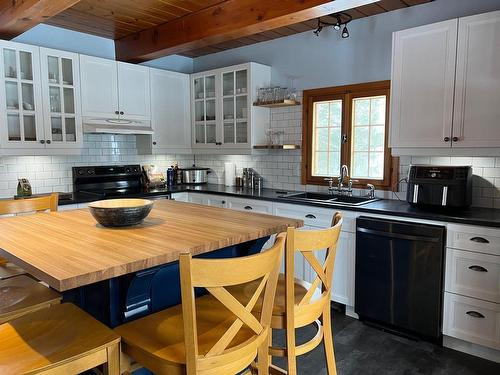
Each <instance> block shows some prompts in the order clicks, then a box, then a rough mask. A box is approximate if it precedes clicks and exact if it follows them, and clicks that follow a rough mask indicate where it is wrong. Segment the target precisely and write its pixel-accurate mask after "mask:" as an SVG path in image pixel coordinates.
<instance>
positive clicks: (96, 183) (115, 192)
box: [73, 164, 170, 200]
mask: <svg viewBox="0 0 500 375" xmlns="http://www.w3.org/2000/svg"><path fill="white" fill-rule="evenodd" d="M143 185H144V184H143V175H142V171H141V166H140V165H139V164H132V165H109V166H88V167H73V193H74V195H75V196H77V197H78V198H79V199H84V200H99V199H110V198H128V197H151V196H152V195H153V194H150V193H151V192H150V191H149V190H147V189H145V188H144V187H143ZM154 195H155V197H156V198H167V199H168V198H169V196H170V194H169V193H167V192H165V194H164V195H163V194H162V195H158V191H156V192H155V194H154Z"/></svg>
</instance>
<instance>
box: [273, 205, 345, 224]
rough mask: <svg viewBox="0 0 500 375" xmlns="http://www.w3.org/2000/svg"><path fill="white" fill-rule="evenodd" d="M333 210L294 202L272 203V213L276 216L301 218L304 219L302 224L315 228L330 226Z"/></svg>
mask: <svg viewBox="0 0 500 375" xmlns="http://www.w3.org/2000/svg"><path fill="white" fill-rule="evenodd" d="M334 212H335V210H330V209H325V208H317V207H313V206H299V205H296V204H283V203H276V204H275V205H274V214H275V215H276V216H284V217H290V218H294V219H301V220H304V225H306V226H312V227H316V228H328V227H330V226H331V225H332V218H333V214H334Z"/></svg>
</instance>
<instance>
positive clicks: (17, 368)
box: [0, 303, 120, 375]
mask: <svg viewBox="0 0 500 375" xmlns="http://www.w3.org/2000/svg"><path fill="white" fill-rule="evenodd" d="M119 345H120V336H118V335H117V334H116V333H114V332H113V330H111V329H109V328H108V327H106V326H105V325H103V324H102V323H100V322H98V321H97V320H95V319H94V318H92V317H91V316H90V315H88V314H87V313H85V312H84V311H82V310H80V309H79V308H78V307H76V306H75V305H73V304H71V303H63V304H59V305H54V306H51V307H49V308H46V309H41V310H38V311H35V312H32V313H30V314H27V315H24V316H22V317H20V318H17V319H14V320H11V321H9V322H7V323H4V324H1V325H0V373H1V374H2V375H19V374H40V375H41V374H43V375H63V374H79V373H82V372H85V371H87V370H90V369H93V368H95V367H97V366H101V365H104V368H105V372H106V373H107V374H108V375H118V374H119V373H120V369H119V367H120V366H119V353H120V349H119Z"/></svg>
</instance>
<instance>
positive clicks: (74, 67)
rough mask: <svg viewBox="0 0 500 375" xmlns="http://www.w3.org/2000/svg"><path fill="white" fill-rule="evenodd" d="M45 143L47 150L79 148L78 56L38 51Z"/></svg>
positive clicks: (55, 51) (81, 141) (47, 50)
mask: <svg viewBox="0 0 500 375" xmlns="http://www.w3.org/2000/svg"><path fill="white" fill-rule="evenodd" d="M40 65H41V81H42V99H43V116H44V124H45V144H46V145H47V147H51V148H75V147H76V148H79V147H82V145H83V132H82V118H81V108H80V74H79V72H80V67H79V59H78V54H76V53H71V52H64V51H58V50H52V49H47V48H41V49H40Z"/></svg>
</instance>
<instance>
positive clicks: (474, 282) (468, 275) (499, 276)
mask: <svg viewBox="0 0 500 375" xmlns="http://www.w3.org/2000/svg"><path fill="white" fill-rule="evenodd" d="M445 288H446V291H447V292H452V293H458V294H462V295H464V296H468V297H474V298H480V299H484V300H486V301H490V302H496V303H500V257H498V256H494V255H487V254H480V253H473V252H471V251H462V250H455V249H447V251H446V286H445Z"/></svg>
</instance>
